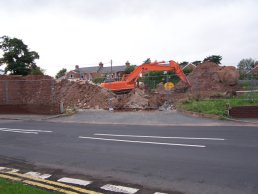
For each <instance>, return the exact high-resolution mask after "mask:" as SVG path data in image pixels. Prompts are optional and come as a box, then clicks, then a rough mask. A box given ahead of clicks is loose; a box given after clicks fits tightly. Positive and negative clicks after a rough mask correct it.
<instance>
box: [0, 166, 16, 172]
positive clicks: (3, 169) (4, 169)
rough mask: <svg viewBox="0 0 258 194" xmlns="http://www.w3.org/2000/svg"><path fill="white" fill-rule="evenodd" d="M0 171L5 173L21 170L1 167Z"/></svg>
mask: <svg viewBox="0 0 258 194" xmlns="http://www.w3.org/2000/svg"><path fill="white" fill-rule="evenodd" d="M0 171H3V172H18V171H19V169H15V168H7V167H0Z"/></svg>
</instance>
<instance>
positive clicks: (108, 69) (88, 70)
mask: <svg viewBox="0 0 258 194" xmlns="http://www.w3.org/2000/svg"><path fill="white" fill-rule="evenodd" d="M125 69H126V66H125V65H122V66H112V72H120V71H125ZM73 71H75V72H78V73H94V72H98V73H110V72H111V67H110V66H109V67H99V66H93V67H81V68H79V69H75V70H73Z"/></svg>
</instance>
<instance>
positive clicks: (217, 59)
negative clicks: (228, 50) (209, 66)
mask: <svg viewBox="0 0 258 194" xmlns="http://www.w3.org/2000/svg"><path fill="white" fill-rule="evenodd" d="M221 60H222V56H220V55H211V56H209V57H206V58H205V59H203V62H207V61H208V62H213V63H216V64H220V61H221Z"/></svg>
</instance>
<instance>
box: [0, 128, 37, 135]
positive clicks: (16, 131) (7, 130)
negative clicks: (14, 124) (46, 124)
mask: <svg viewBox="0 0 258 194" xmlns="http://www.w3.org/2000/svg"><path fill="white" fill-rule="evenodd" d="M0 131H5V132H12V133H30V134H38V132H34V131H22V130H17V129H5V128H1V129H0Z"/></svg>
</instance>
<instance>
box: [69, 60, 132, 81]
mask: <svg viewBox="0 0 258 194" xmlns="http://www.w3.org/2000/svg"><path fill="white" fill-rule="evenodd" d="M128 66H130V63H129V62H128V61H127V62H126V64H125V65H122V66H112V70H111V66H107V67H104V64H103V63H102V62H100V63H99V65H98V66H92V67H79V66H78V65H76V66H75V69H74V70H71V71H69V72H68V73H67V74H66V76H65V78H66V79H81V80H92V79H94V78H97V77H106V76H107V75H109V74H111V71H112V77H113V78H120V77H122V76H123V74H124V72H125V69H126V67H128Z"/></svg>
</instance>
